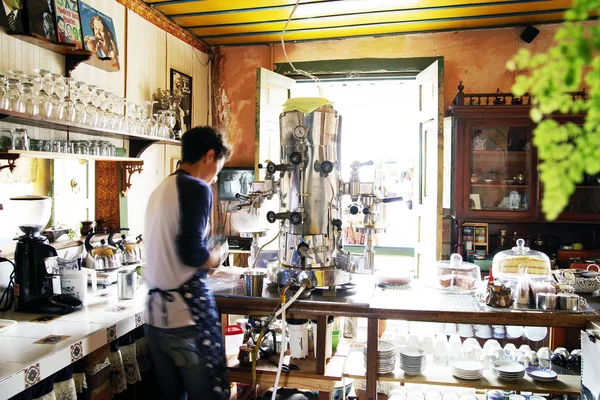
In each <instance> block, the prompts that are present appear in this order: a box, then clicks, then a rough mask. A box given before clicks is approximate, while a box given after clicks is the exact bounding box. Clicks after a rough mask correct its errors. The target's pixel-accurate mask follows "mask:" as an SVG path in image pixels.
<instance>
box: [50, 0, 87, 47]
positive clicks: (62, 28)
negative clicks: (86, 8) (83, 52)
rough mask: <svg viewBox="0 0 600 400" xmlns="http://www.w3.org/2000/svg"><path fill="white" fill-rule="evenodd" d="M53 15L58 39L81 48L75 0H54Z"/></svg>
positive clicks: (77, 8) (77, 10)
mask: <svg viewBox="0 0 600 400" xmlns="http://www.w3.org/2000/svg"><path fill="white" fill-rule="evenodd" d="M54 17H55V18H56V33H57V38H58V41H59V42H60V43H71V44H74V45H75V46H76V47H77V48H79V49H83V42H82V36H81V22H80V20H79V5H78V3H77V0H54Z"/></svg>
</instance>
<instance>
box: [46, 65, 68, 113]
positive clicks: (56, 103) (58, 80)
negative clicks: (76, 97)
mask: <svg viewBox="0 0 600 400" xmlns="http://www.w3.org/2000/svg"><path fill="white" fill-rule="evenodd" d="M66 92H67V84H66V83H65V81H64V79H63V77H62V76H61V75H57V74H52V94H51V95H50V101H52V118H54V119H62V118H61V106H62V102H63V99H64V97H65V94H66Z"/></svg>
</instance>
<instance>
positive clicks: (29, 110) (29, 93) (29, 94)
mask: <svg viewBox="0 0 600 400" xmlns="http://www.w3.org/2000/svg"><path fill="white" fill-rule="evenodd" d="M34 109H35V95H34V94H33V83H31V82H21V98H20V100H19V112H20V113H24V114H31V115H32V114H33V111H34Z"/></svg>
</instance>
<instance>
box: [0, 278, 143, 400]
mask: <svg viewBox="0 0 600 400" xmlns="http://www.w3.org/2000/svg"><path fill="white" fill-rule="evenodd" d="M146 292H147V291H146V290H145V288H144V287H141V288H140V289H138V291H137V293H136V297H135V298H134V299H132V300H118V298H117V288H116V285H113V286H112V287H109V288H108V289H105V290H99V291H98V292H96V293H91V292H90V293H89V294H88V301H89V304H88V306H87V307H84V308H83V309H81V310H79V311H77V312H74V313H71V314H67V315H61V316H48V315H42V314H26V313H16V312H6V313H3V314H2V313H0V319H11V320H16V321H18V323H17V324H16V325H14V326H12V327H11V328H8V329H7V330H6V331H4V332H1V333H0V393H2V395H0V397H2V398H9V397H11V396H14V395H16V394H18V393H20V392H22V391H23V390H25V389H26V388H28V387H29V386H32V385H35V384H36V383H37V382H39V381H41V380H43V379H45V378H47V377H48V376H50V375H52V374H53V373H55V372H57V371H58V370H60V369H62V368H64V367H66V366H67V365H69V364H71V363H72V362H74V361H77V360H79V359H80V358H82V357H84V356H86V355H87V354H89V353H91V352H93V351H94V350H97V349H98V348H100V347H102V346H104V345H106V344H107V343H110V342H112V341H114V340H116V339H117V338H119V337H120V336H122V335H124V334H126V333H128V332H130V331H132V330H133V329H134V328H136V327H138V326H140V325H142V311H143V308H144V298H145V297H146V296H145V295H146Z"/></svg>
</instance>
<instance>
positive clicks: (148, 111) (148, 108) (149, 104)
mask: <svg viewBox="0 0 600 400" xmlns="http://www.w3.org/2000/svg"><path fill="white" fill-rule="evenodd" d="M156 103H158V101H152V100H148V101H145V102H144V119H143V124H144V129H143V133H144V135H148V136H150V135H152V129H153V127H154V125H155V124H156V121H155V120H154V119H153V118H152V109H153V108H154V104H156Z"/></svg>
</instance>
